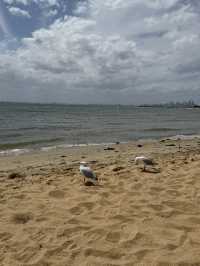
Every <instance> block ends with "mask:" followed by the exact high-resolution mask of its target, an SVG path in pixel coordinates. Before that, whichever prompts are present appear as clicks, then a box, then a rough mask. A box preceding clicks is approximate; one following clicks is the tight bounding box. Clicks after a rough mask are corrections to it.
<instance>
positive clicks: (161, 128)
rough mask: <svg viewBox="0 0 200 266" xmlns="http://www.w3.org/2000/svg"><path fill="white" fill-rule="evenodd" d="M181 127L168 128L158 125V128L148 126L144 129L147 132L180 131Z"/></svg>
mask: <svg viewBox="0 0 200 266" xmlns="http://www.w3.org/2000/svg"><path fill="white" fill-rule="evenodd" d="M179 130H180V129H178V128H168V127H158V128H156V127H155V128H146V129H143V131H146V132H156V131H158V132H162V131H179Z"/></svg>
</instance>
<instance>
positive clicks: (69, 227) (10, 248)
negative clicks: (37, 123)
mask: <svg viewBox="0 0 200 266" xmlns="http://www.w3.org/2000/svg"><path fill="white" fill-rule="evenodd" d="M84 154H85V153H84ZM105 154H106V156H107V157H106V156H105ZM85 156H86V155H85ZM98 156H99V157H97V155H96V157H95V159H96V160H97V162H95V161H94V162H93V163H91V166H92V167H93V169H94V170H95V171H96V172H97V173H98V176H99V178H100V186H98V187H85V186H84V185H83V184H82V182H81V177H80V175H79V172H78V163H77V162H69V158H60V159H59V160H57V161H56V162H55V164H54V165H53V164H52V163H51V164H47V165H46V166H44V164H43V166H42V165H40V166H33V167H30V166H29V167H24V168H23V169H20V171H22V172H23V173H24V175H25V176H24V177H23V176H22V177H16V178H14V179H9V178H8V174H9V173H10V171H9V170H7V171H2V172H1V173H0V175H1V177H0V210H1V211H0V265H2V266H15V265H17V266H21V265H23V266H28V265H32V266H36V265H41V266H47V265H52V266H57V265H58V266H64V265H65V266H67V265H69V266H72V265H83V266H84V265H91V266H97V265H98V266H102V265H112V266H114V265H126V266H128V265H136V264H138V265H169V264H170V263H171V264H173V265H175V264H179V265H191V264H192V263H193V264H194V263H196V265H200V255H199V254H200V174H199V172H200V171H199V170H200V156H199V153H198V151H195V152H194V151H191V152H190V151H187V152H181V153H178V152H176V153H170V152H169V153H167V154H163V153H162V154H161V153H154V154H153V157H154V158H155V159H156V161H157V162H158V165H157V166H156V167H157V168H159V169H160V173H154V171H149V172H146V173H144V172H141V170H140V169H138V168H137V167H136V166H135V165H134V163H132V162H131V161H130V153H129V152H128V151H127V150H126V149H124V150H122V151H121V152H120V154H119V153H115V152H114V151H111V152H107V153H105V151H104V152H102V153H99V155H98ZM78 159H79V158H78ZM86 159H87V156H86ZM168 263H169V264H168Z"/></svg>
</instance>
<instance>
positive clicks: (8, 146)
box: [0, 138, 63, 150]
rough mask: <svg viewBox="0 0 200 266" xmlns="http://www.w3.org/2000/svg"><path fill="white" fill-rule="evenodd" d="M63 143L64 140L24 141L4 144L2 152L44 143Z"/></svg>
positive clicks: (0, 146)
mask: <svg viewBox="0 0 200 266" xmlns="http://www.w3.org/2000/svg"><path fill="white" fill-rule="evenodd" d="M59 141H63V138H51V139H39V140H32V141H24V142H13V143H12V142H10V143H3V144H0V150H9V149H14V148H16V149H17V148H22V147H25V146H34V145H36V146H37V145H39V144H42V143H52V142H59Z"/></svg>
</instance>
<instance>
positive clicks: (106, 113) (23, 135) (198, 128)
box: [0, 103, 200, 154]
mask: <svg viewBox="0 0 200 266" xmlns="http://www.w3.org/2000/svg"><path fill="white" fill-rule="evenodd" d="M193 134H194V135H198V134H200V109H182V108H178V109H176V108H156V107H154V108H147V107H146V108H136V107H133V106H121V105H111V106H108V105H107V106H103V105H56V104H21V103H0V152H1V154H4V153H5V151H6V152H7V151H14V152H16V151H18V152H19V151H20V150H21V149H22V150H21V151H28V150H29V149H31V150H32V149H45V147H46V148H47V149H48V147H55V146H59V145H66V146H67V145H77V144H100V143H114V142H117V141H119V142H127V141H131V140H137V139H143V138H145V139H153V138H161V137H167V136H174V135H193Z"/></svg>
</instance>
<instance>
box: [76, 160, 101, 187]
mask: <svg viewBox="0 0 200 266" xmlns="http://www.w3.org/2000/svg"><path fill="white" fill-rule="evenodd" d="M79 169H80V173H81V174H82V175H83V176H84V183H85V182H86V179H88V180H90V181H92V182H94V181H98V179H97V177H96V175H95V173H94V172H93V171H92V169H91V168H90V167H89V166H88V165H87V163H86V162H80V168H79Z"/></svg>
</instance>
